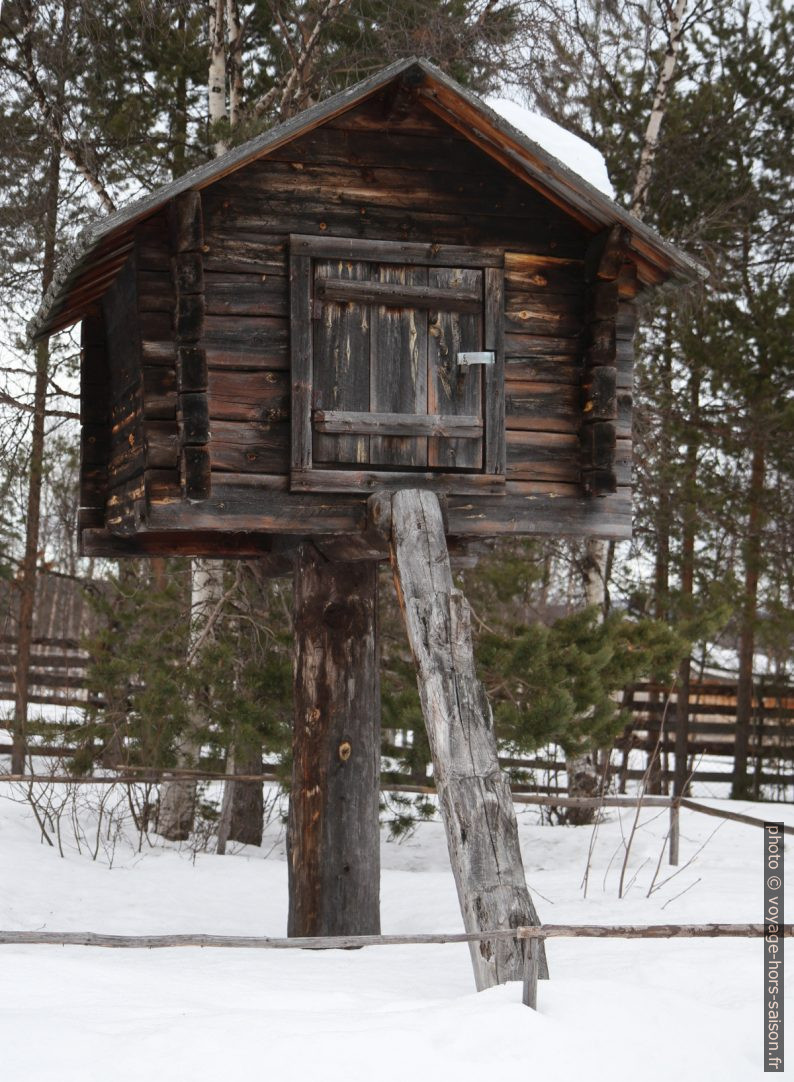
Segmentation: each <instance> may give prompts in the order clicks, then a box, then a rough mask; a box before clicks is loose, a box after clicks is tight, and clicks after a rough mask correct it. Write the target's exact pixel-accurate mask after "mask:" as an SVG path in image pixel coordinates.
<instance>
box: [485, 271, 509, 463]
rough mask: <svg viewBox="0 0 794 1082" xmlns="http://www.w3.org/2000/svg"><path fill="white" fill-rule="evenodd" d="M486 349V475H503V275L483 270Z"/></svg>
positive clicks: (504, 452) (504, 456)
mask: <svg viewBox="0 0 794 1082" xmlns="http://www.w3.org/2000/svg"><path fill="white" fill-rule="evenodd" d="M484 273H485V349H490V350H493V352H494V355H495V364H493V365H491V366H489V367H488V368H487V369H486V372H485V410H484V418H483V420H484V421H485V472H486V473H495V474H501V475H504V473H505V470H506V468H507V447H506V439H505V345H504V343H505V323H504V310H505V305H504V271H503V270H502V268H501V267H486V269H485V272H484Z"/></svg>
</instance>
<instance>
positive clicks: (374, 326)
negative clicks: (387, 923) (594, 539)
mask: <svg viewBox="0 0 794 1082" xmlns="http://www.w3.org/2000/svg"><path fill="white" fill-rule="evenodd" d="M695 273H697V268H696V266H695V264H693V263H692V261H691V260H690V259H689V258H688V257H686V256H685V255H683V254H682V253H681V252H679V251H677V250H675V249H674V248H672V247H671V246H670V245H668V244H666V243H665V242H664V241H663V240H662V239H661V238H660V237H658V236H657V235H656V234H655V233H654V232H653V231H652V230H650V229H648V228H647V227H645V226H643V225H642V224H641V223H640V222H638V221H637V220H635V219H634V218H633V217H632V216H631V215H629V214H627V213H626V212H625V211H624V210H622V209H621V208H620V207H618V206H617V205H616V204H615V203H613V202H612V201H611V200H610V199H608V198H607V197H606V196H604V195H603V194H601V193H600V192H598V191H596V190H595V189H594V188H592V187H591V186H590V185H589V184H587V183H586V182H585V181H584V180H583V179H582V178H581V177H579V176H577V175H575V174H574V173H572V172H571V171H570V170H568V169H567V168H566V167H565V166H563V165H562V164H561V163H560V162H558V161H556V160H555V159H554V158H552V157H551V156H550V155H549V154H548V153H546V152H545V151H544V150H542V149H541V148H540V147H539V146H537V145H536V144H534V143H533V142H532V141H531V140H530V139H528V138H527V137H526V136H525V135H523V134H521V133H520V132H518V131H517V130H515V129H514V128H512V127H511V126H510V125H509V124H508V123H507V122H506V121H504V120H503V119H501V118H500V117H499V116H497V115H496V114H494V113H493V112H492V111H491V110H490V109H489V108H487V107H486V106H485V105H484V104H483V103H482V102H480V101H479V100H478V99H476V98H474V97H473V96H472V95H471V94H469V93H468V92H467V91H465V90H464V89H462V88H461V87H460V86H458V85H457V84H455V83H454V82H453V81H451V80H450V79H448V78H447V77H446V76H444V75H443V74H442V73H441V72H439V71H438V70H437V69H435V68H434V67H432V66H431V65H430V64H428V63H426V62H424V61H421V60H408V61H402V62H400V63H397V64H394V65H392V66H391V67H389V68H387V69H385V70H384V71H383V72H381V73H379V74H378V75H376V76H375V77H373V78H371V79H369V80H368V81H366V82H364V83H361V84H359V85H358V86H356V87H354V88H353V89H352V90H349V91H346V92H344V93H341V94H338V95H336V96H335V97H333V98H331V99H329V100H328V101H325V102H323V103H321V104H320V105H317V106H315V107H313V108H311V109H308V110H306V111H305V112H304V113H302V114H300V115H299V116H297V117H295V118H294V119H293V120H291V121H289V122H287V123H286V124H282V125H280V126H279V127H277V128H275V129H273V130H271V131H269V132H267V133H266V134H264V135H262V136H259V137H258V138H256V139H254V140H252V141H251V142H248V143H246V144H245V145H244V146H241V147H239V148H238V149H236V150H233V151H232V152H230V153H228V154H226V155H224V156H223V157H222V158H220V159H218V160H217V161H213V162H211V163H208V164H207V165H204V166H201V167H199V168H198V169H195V170H193V171H192V172H191V173H188V174H187V175H186V176H185V177H183V178H182V179H180V180H179V181H177V182H175V183H173V184H169V185H167V186H165V187H163V188H161V189H160V190H159V191H157V192H155V193H154V194H153V195H151V196H149V197H147V198H146V199H144V200H142V201H140V202H138V203H136V204H134V205H132V206H131V207H129V208H127V209H124V210H122V211H119V212H118V213H116V214H114V215H112V216H110V217H109V218H106V219H104V220H102V221H100V222H98V223H97V224H95V225H93V226H91V227H90V228H89V229H88V230H87V231H86V233H85V234H84V236H83V237H82V239H81V241H80V243H79V244H78V245H77V246H76V247H75V249H74V251H73V252H72V253H71V254H70V256H69V258H68V259H67V261H66V263H65V264H64V266H63V267H62V268H61V271H60V273H59V275H58V277H57V279H56V282H55V284H54V286H53V289H52V291H51V293H50V296H49V297H48V298H47V301H46V304H45V306H44V309H43V311H42V313H41V314H40V316H39V318H38V320H37V323H36V325H35V329H34V333H35V334H36V335H42V334H50V333H53V332H55V331H58V330H60V329H62V328H65V327H67V326H69V325H70V324H73V323H74V322H76V321H77V320H82V343H83V363H82V425H83V430H82V458H81V497H80V502H81V513H80V532H81V538H82V545H83V551H84V552H86V553H91V554H102V553H108V554H110V553H119V552H125V551H126V552H130V553H135V552H141V553H151V554H155V553H159V552H163V553H170V552H175V551H179V552H186V553H192V554H197V555H200V554H204V555H235V554H245V553H255V552H263V551H267V550H268V549H269V548H273V547H274V546H275V547H278V545H279V542H278V541H277V539H278V538H279V537H282V538H284V537H286V538H291V539H295V538H296V537H299V536H313V537H317V538H337V539H338V538H339V537H345V538H351V537H352V538H355V537H358V536H360V535H361V533H362V531H363V530H364V527H365V518H366V516H365V506H366V497H367V494H368V493H369V492H370V491H372V490H374V489H379V488H393V487H400V486H404V485H405V484H411V485H413V486H415V487H430V488H432V489H434V490H435V491H437V492H438V493H443V494H444V495H445V496H446V497H447V507H446V513H447V520H446V521H447V529H448V532H449V534H450V535H451V536H453V537H460V538H467V537H483V536H489V535H498V534H504V533H522V534H533V533H553V534H578V535H595V536H602V537H610V538H622V537H626V536H628V535H629V532H630V528H631V525H630V520H631V505H630V482H631V380H632V338H633V334H634V323H635V316H634V304H635V299H636V297H637V295H638V293H639V292H641V291H642V290H643V289H644V288H645V287H647V286H652V285H656V284H658V283H660V282H662V281H664V280H666V279H668V278H670V277H674V278H676V277H677V278H685V277H691V276H692V275H693V274H695ZM281 547H282V548H283V547H284V545H283V544H281Z"/></svg>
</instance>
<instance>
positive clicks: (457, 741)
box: [391, 489, 548, 990]
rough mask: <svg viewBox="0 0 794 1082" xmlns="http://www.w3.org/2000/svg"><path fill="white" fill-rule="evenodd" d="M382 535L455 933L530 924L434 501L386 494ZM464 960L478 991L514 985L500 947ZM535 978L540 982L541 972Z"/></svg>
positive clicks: (463, 606)
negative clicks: (423, 734)
mask: <svg viewBox="0 0 794 1082" xmlns="http://www.w3.org/2000/svg"><path fill="white" fill-rule="evenodd" d="M391 530H392V535H391V536H392V540H391V558H392V566H393V569H394V574H395V582H396V584H397V591H398V596H399V600H400V607H401V608H402V611H403V617H404V619H405V625H406V629H407V632H408V640H409V642H410V645H411V652H412V654H413V657H414V663H415V665H416V670H417V683H418V685H419V698H420V701H421V703H422V712H423V714H424V718H425V725H426V727H427V733H428V737H429V741H430V750H431V754H432V756H433V772H434V780H435V784H436V789H437V791H438V799H439V807H440V810H441V815H442V818H443V820H444V828H445V831H446V835H447V847H448V849H449V855H450V860H451V863H452V870H453V873H454V876H455V884H456V887H457V891H458V901H459V903H460V907H461V912H462V914H463V921H464V926H465V928H466V930H467V931H469V932H479V931H482V930H483V929H484V928H516V927H519V926H521V925H525V924H539V923H540V921H539V919H538V916H537V913H536V912H535V909H534V906H533V905H532V901H531V899H530V897H529V892H528V890H527V885H526V879H525V877H524V868H523V864H522V860H521V849H520V847H519V842H518V826H517V824H516V818H515V811H514V809H513V804H512V800H511V796H510V787H509V785H508V783H507V780H506V778H505V777H504V775H503V774H502V772H501V770H500V767H499V760H498V757H497V749H496V737H495V735H494V730H493V718H492V716H491V710H490V706H489V704H488V700H487V698H486V695H485V691H484V689H483V687H482V685H481V684H480V682H479V680H478V679H477V675H476V672H475V667H474V655H473V648H472V639H471V627H470V622H469V608H468V605H467V603H466V599H465V598H464V597H463V595H462V594H461V592H460V591H459V590H457V589H455V587H454V586H453V581H452V570H451V568H450V563H449V554H448V552H447V545H446V540H445V537H444V525H443V521H442V517H441V508H440V507H439V503H438V498H437V497H436V496H435V494H433V493H429V492H420V491H417V490H411V489H407V490H403V491H400V492H397V493H395V494H394V496H393V498H392V508H391ZM471 955H472V963H473V965H474V974H475V981H476V985H477V989H478V990H481V989H483V988H489V987H491V986H492V985H495V984H501V983H504V982H505V981H509V980H520V979H521V976H522V971H523V954H522V952H521V951H520V950H519V949H517V945H516V944H515V943H514V942H512V941H511V940H509V939H508V940H497V941H493V940H490V941H488V940H486V941H484V942H482V943H480V944H479V945H478V946H476V947H473V948H472V951H471ZM542 975H543V976H547V975H548V974H547V972H545V967H544V972H543V974H542Z"/></svg>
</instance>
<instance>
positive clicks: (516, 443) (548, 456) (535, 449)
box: [507, 431, 581, 484]
mask: <svg viewBox="0 0 794 1082" xmlns="http://www.w3.org/2000/svg"><path fill="white" fill-rule="evenodd" d="M580 457H581V450H580V446H579V437H578V436H577V435H576V433H573V432H571V433H562V432H529V431H509V432H508V433H507V476H508V478H509V479H510V480H511V481H563V482H568V483H570V484H576V483H577V482H578V481H579V479H580V477H581V462H580Z"/></svg>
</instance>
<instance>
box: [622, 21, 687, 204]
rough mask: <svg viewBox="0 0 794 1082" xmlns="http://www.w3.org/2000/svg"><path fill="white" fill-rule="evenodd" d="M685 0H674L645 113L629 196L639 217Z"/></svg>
mask: <svg viewBox="0 0 794 1082" xmlns="http://www.w3.org/2000/svg"><path fill="white" fill-rule="evenodd" d="M686 4H687V0H676V3H675V7H674V8H673V11H672V14H671V17H670V37H669V41H668V45H667V50H666V52H665V54H664V60H663V61H662V66H661V68H660V69H659V76H658V79H657V81H656V90H655V92H654V95H653V104H652V105H651V115H650V116H649V117H648V126H647V128H646V129H645V138H644V139H643V142H642V152H641V154H640V166H639V169H638V170H637V178H636V180H635V182H634V191H633V193H632V197H631V209H632V212H633V213H634V214H636V215H637V217H638V218H642V217H643V215H644V213H645V207H646V203H647V199H648V187H649V185H650V182H651V177H652V175H653V167H654V163H655V161H656V152H657V150H658V149H659V132H660V131H661V128H662V121H663V120H664V117H665V113H666V112H667V102H668V99H669V97H670V89H671V87H672V85H673V76H674V74H675V65H676V61H677V60H678V54H679V53H680V52H681V44H682V41H683V29H684V15H685V13H686Z"/></svg>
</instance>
